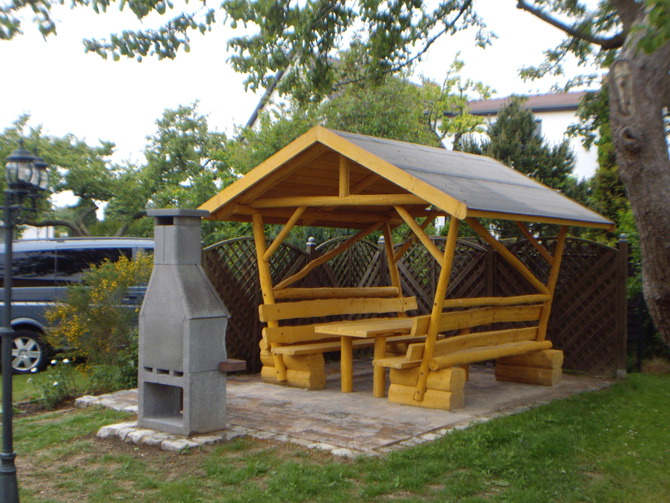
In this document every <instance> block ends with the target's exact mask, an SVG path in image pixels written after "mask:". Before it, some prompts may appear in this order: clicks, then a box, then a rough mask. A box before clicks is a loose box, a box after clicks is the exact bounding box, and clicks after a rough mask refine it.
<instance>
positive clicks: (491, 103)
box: [469, 92, 598, 178]
mask: <svg viewBox="0 0 670 503" xmlns="http://www.w3.org/2000/svg"><path fill="white" fill-rule="evenodd" d="M584 94H586V93H585V92H573V93H553V94H537V95H533V96H528V99H527V100H526V102H525V106H526V108H530V110H531V111H532V112H533V114H535V118H536V120H537V127H538V130H539V132H540V134H541V135H542V136H544V138H545V139H546V141H547V142H548V143H549V144H551V145H555V144H558V143H560V142H562V141H563V140H564V139H567V140H568V141H569V143H570V146H571V147H572V150H573V152H574V154H575V171H574V174H575V176H577V177H579V178H590V177H592V176H593V174H594V173H595V171H596V168H597V167H598V152H597V149H596V147H591V148H590V149H589V150H586V149H585V148H584V146H583V145H582V142H581V139H580V138H575V137H569V136H567V134H566V132H567V129H568V126H570V125H571V124H576V123H577V122H578V121H579V119H578V117H577V107H578V106H579V101H580V100H581V98H582V97H583V96H584ZM511 101H512V97H511V96H510V97H507V98H498V99H492V100H481V101H471V102H470V103H469V105H470V113H471V114H473V115H479V116H484V117H486V118H487V120H494V119H495V117H496V116H497V115H498V111H499V110H501V109H502V108H504V107H506V106H507V105H509V104H510V103H511Z"/></svg>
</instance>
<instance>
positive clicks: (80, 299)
mask: <svg viewBox="0 0 670 503" xmlns="http://www.w3.org/2000/svg"><path fill="white" fill-rule="evenodd" d="M151 265H152V260H151V257H149V256H147V255H143V254H140V255H139V256H138V257H137V258H136V259H135V260H130V259H128V258H126V257H121V258H120V259H119V260H118V261H116V262H111V261H105V262H103V263H102V264H100V265H98V266H94V267H92V268H91V269H89V270H88V271H87V272H86V273H84V276H83V278H82V281H81V283H75V284H72V285H70V286H68V288H67V294H66V298H65V300H64V301H63V302H61V303H58V304H57V305H56V306H55V307H53V308H52V309H50V310H49V311H47V313H46V318H47V320H48V322H49V324H50V327H49V329H48V331H47V334H46V340H47V342H48V343H49V344H50V345H51V346H53V347H63V346H64V345H65V346H67V347H68V348H72V349H71V351H72V355H73V356H74V357H75V358H77V359H84V360H86V362H87V364H88V365H89V366H90V367H92V368H94V367H96V366H99V365H111V366H117V365H119V364H122V363H123V361H124V358H127V356H128V352H129V351H131V349H132V347H133V346H136V345H137V342H136V341H137V328H136V327H137V312H138V311H139V306H129V305H128V304H127V303H126V304H125V305H124V295H126V292H127V291H128V289H129V288H131V287H132V286H136V285H141V284H144V283H146V282H147V281H148V280H149V276H150V274H151ZM134 358H136V352H135V355H134ZM135 365H136V364H135ZM122 366H123V365H122Z"/></svg>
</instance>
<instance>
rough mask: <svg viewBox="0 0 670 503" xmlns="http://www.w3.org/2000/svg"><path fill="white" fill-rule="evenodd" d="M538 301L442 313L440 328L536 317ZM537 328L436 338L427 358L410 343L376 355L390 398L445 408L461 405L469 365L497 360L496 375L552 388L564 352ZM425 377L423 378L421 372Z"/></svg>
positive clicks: (421, 345)
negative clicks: (386, 376)
mask: <svg viewBox="0 0 670 503" xmlns="http://www.w3.org/2000/svg"><path fill="white" fill-rule="evenodd" d="M541 308H542V306H541V305H509V306H495V307H493V306H491V307H483V308H476V309H468V310H463V311H455V312H446V313H442V317H441V320H440V330H441V331H445V330H453V329H459V330H461V331H462V330H469V329H470V328H474V327H478V326H484V325H487V326H495V324H496V323H499V322H501V321H502V322H506V323H507V322H530V321H539V319H540V316H541ZM538 334H539V328H538V327H537V326H531V327H524V326H521V327H518V328H505V329H497V330H487V331H484V332H475V333H465V334H462V335H455V336H451V337H446V338H443V339H438V340H436V342H435V343H434V346H433V348H432V354H431V355H430V356H429V357H428V358H426V355H425V350H426V342H419V343H412V344H409V345H408V347H407V351H406V352H405V354H403V355H400V356H392V357H386V358H379V359H375V360H374V361H373V365H374V366H376V367H383V368H388V369H390V381H391V385H390V387H389V391H388V397H389V401H391V402H394V403H400V404H405V405H415V406H421V407H428V408H438V409H444V410H456V409H459V408H461V407H463V405H464V399H465V397H464V386H465V383H466V381H467V368H468V365H469V364H470V363H476V362H483V361H488V360H496V374H495V375H496V379H497V380H499V381H512V382H521V383H526V384H540V385H545V386H553V385H555V384H557V383H558V382H559V381H560V378H561V368H562V364H563V352H562V351H559V350H555V349H551V347H552V343H551V341H548V340H538ZM422 371H423V372H425V374H426V375H425V376H424V378H423V379H421V372H422Z"/></svg>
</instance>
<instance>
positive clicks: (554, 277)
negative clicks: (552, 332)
mask: <svg viewBox="0 0 670 503" xmlns="http://www.w3.org/2000/svg"><path fill="white" fill-rule="evenodd" d="M567 236H568V226H567V225H564V226H562V227H561V231H560V232H559V234H558V241H556V249H555V250H554V256H553V265H552V266H551V271H550V272H549V280H548V281H547V289H548V290H549V295H550V298H549V300H547V301H545V302H544V306H542V314H541V315H540V322H539V324H538V331H537V340H538V341H543V340H544V339H546V337H547V326H548V325H549V316H550V315H551V304H552V301H553V299H554V291H555V290H556V284H557V283H558V273H559V271H560V269H561V261H562V260H563V252H564V251H565V239H566V238H567Z"/></svg>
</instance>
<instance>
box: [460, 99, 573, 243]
mask: <svg viewBox="0 0 670 503" xmlns="http://www.w3.org/2000/svg"><path fill="white" fill-rule="evenodd" d="M523 102H524V99H523V98H519V97H517V98H515V99H513V100H512V102H511V103H510V104H509V105H507V106H506V107H504V108H503V109H501V110H500V112H499V113H498V116H497V118H496V120H495V122H492V123H491V124H489V126H488V127H487V130H486V135H487V138H486V139H484V140H482V141H480V142H477V141H476V140H475V141H464V144H463V150H464V151H467V152H472V153H475V154H483V155H487V156H489V157H493V158H494V159H498V160H499V161H501V162H502V163H503V164H506V165H507V166H509V167H511V168H514V169H516V170H517V171H520V172H521V173H523V174H525V175H526V176H529V177H530V178H533V179H535V180H537V181H538V182H541V183H543V184H545V185H548V186H549V187H551V188H553V189H556V190H559V191H561V192H563V193H565V194H566V195H568V196H570V197H573V198H575V197H577V198H579V197H580V196H581V194H579V188H580V183H579V182H578V181H577V180H576V179H575V178H573V177H572V170H573V168H574V164H575V161H574V155H573V153H572V150H571V149H570V145H569V143H568V142H567V140H564V141H563V142H562V143H560V144H558V145H549V144H547V143H546V142H545V140H544V138H543V137H542V135H541V134H540V133H539V131H538V129H537V123H536V122H535V115H534V114H533V112H532V111H531V110H529V109H527V108H525V107H524V106H523ZM492 225H494V227H495V230H496V232H497V233H498V234H499V235H500V236H501V237H504V238H508V237H522V236H523V234H522V233H521V231H520V230H519V228H518V227H517V226H516V225H514V224H513V223H512V222H504V221H499V222H493V223H492ZM529 227H530V229H531V231H533V232H538V231H539V232H542V231H540V229H541V228H542V229H543V228H544V227H546V226H541V225H540V224H530V225H529Z"/></svg>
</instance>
